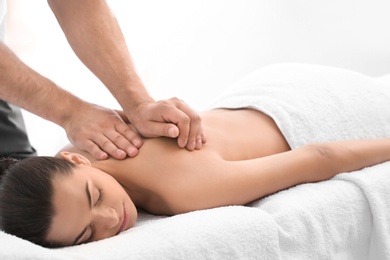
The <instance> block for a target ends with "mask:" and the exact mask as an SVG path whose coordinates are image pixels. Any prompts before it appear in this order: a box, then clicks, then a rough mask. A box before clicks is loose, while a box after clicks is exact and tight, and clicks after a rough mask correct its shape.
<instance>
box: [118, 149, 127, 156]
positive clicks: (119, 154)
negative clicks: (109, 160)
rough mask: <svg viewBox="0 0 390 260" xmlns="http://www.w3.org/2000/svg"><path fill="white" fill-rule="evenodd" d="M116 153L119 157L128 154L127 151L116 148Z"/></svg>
mask: <svg viewBox="0 0 390 260" xmlns="http://www.w3.org/2000/svg"><path fill="white" fill-rule="evenodd" d="M116 155H118V157H122V156H126V153H125V152H124V151H123V150H120V149H118V150H116Z"/></svg>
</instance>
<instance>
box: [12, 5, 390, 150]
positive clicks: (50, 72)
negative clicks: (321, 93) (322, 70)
mask: <svg viewBox="0 0 390 260" xmlns="http://www.w3.org/2000/svg"><path fill="white" fill-rule="evenodd" d="M108 2H109V4H110V6H111V8H112V10H113V12H114V13H115V14H116V16H117V18H118V21H119V23H120V25H121V27H122V30H123V33H124V35H125V37H126V40H127V43H128V46H129V49H130V52H131V54H132V56H133V59H134V62H135V64H136V67H137V71H138V73H139V74H140V76H141V78H142V79H143V81H144V83H145V85H146V86H147V89H148V90H149V92H150V93H151V95H152V96H153V97H154V98H155V99H156V100H158V99H165V98H170V97H172V96H177V97H179V98H181V99H183V100H184V101H186V103H188V104H189V105H190V106H192V107H193V108H194V109H196V110H203V109H205V107H206V106H207V104H208V102H210V101H211V100H212V99H213V97H215V96H216V95H217V93H218V92H220V91H221V90H222V89H224V88H226V87H227V86H229V85H230V84H232V83H233V82H235V81H236V80H238V79H239V78H240V77H242V76H244V75H245V74H247V73H249V72H251V71H253V70H254V69H257V68H259V67H261V66H265V65H268V64H271V63H276V62H305V63H317V64H325V65H331V66H337V67H344V68H349V69H353V70H357V71H359V72H362V73H365V74H368V75H372V76H379V75H383V74H386V73H390V1H387V0H365V1H363V0H327V1H319V0H264V1H261V0H196V1H195V0H193V1H186V0H164V1H161V0H143V1H134V0H129V1H120V0H111V1H108ZM8 7H9V9H8V12H9V13H8V20H7V22H8V26H7V38H6V42H7V44H8V45H9V46H10V47H11V48H12V49H13V50H14V51H15V52H16V53H17V55H18V56H19V57H20V58H22V60H23V61H24V62H26V63H27V64H28V65H30V66H31V67H32V68H34V69H35V70H37V71H38V72H40V73H41V74H43V75H44V76H46V77H48V78H50V79H52V80H53V81H54V82H56V83H57V84H58V85H60V86H61V87H63V88H65V89H67V90H69V91H71V92H72V93H74V94H75V95H77V96H79V97H81V98H83V99H85V100H88V101H90V102H94V103H98V104H101V105H104V106H107V107H112V108H119V106H118V104H117V103H116V101H115V100H114V99H113V98H112V97H111V95H110V93H109V92H108V91H107V90H106V89H105V87H104V86H103V85H102V84H101V83H100V82H99V81H98V80H97V79H96V78H95V77H94V76H93V75H92V74H91V73H90V72H89V71H88V70H87V69H86V68H85V67H84V66H83V65H82V64H81V62H80V61H78V59H77V58H76V57H75V55H74V54H73V53H72V51H71V49H70V47H69V46H68V44H67V42H66V39H65V37H64V36H63V34H62V31H61V29H60V27H59V26H58V24H57V21H56V19H55V17H54V15H53V14H52V12H51V10H50V8H49V7H48V5H47V2H46V1H31V0H9V1H8ZM24 112H25V111H24ZM80 112H81V113H82V111H80ZM24 115H25V121H26V125H27V129H28V132H29V136H30V140H31V142H32V144H33V146H34V147H35V148H36V149H37V150H38V152H39V155H53V154H55V153H56V151H58V149H59V148H61V147H62V146H63V145H65V144H66V143H67V139H66V136H65V133H64V131H63V130H62V128H60V127H58V126H57V125H54V124H53V123H51V122H48V121H45V120H43V119H41V118H38V117H36V116H34V115H32V114H30V113H27V112H25V113H24Z"/></svg>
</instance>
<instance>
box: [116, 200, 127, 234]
mask: <svg viewBox="0 0 390 260" xmlns="http://www.w3.org/2000/svg"><path fill="white" fill-rule="evenodd" d="M129 221H130V217H129V212H128V210H127V208H126V206H125V204H123V219H122V225H121V226H120V228H119V231H118V233H117V234H119V233H120V232H123V231H124V230H125V229H126V228H127V226H128V225H129Z"/></svg>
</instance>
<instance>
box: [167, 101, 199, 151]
mask: <svg viewBox="0 0 390 260" xmlns="http://www.w3.org/2000/svg"><path fill="white" fill-rule="evenodd" d="M172 100H173V102H175V104H176V107H177V109H179V110H181V111H182V112H183V113H184V114H185V115H186V117H181V118H178V119H177V120H179V122H178V124H177V125H178V127H179V131H180V135H179V138H178V144H179V146H180V143H181V144H184V143H186V144H185V147H186V148H187V149H188V150H190V151H192V150H194V149H200V148H202V142H199V141H198V140H199V139H200V138H201V135H202V134H203V129H202V122H201V118H200V116H199V115H198V114H197V113H196V112H195V111H193V110H192V109H191V108H190V107H189V106H188V105H187V104H186V103H184V101H182V100H179V99H177V98H173V99H172ZM184 119H185V121H181V120H184ZM187 129H188V130H187ZM187 133H188V134H187Z"/></svg>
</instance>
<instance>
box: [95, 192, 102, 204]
mask: <svg viewBox="0 0 390 260" xmlns="http://www.w3.org/2000/svg"><path fill="white" fill-rule="evenodd" d="M98 191H99V196H98V199H97V200H96V203H95V206H98V205H99V204H100V203H101V202H102V200H103V190H102V189H98Z"/></svg>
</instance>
